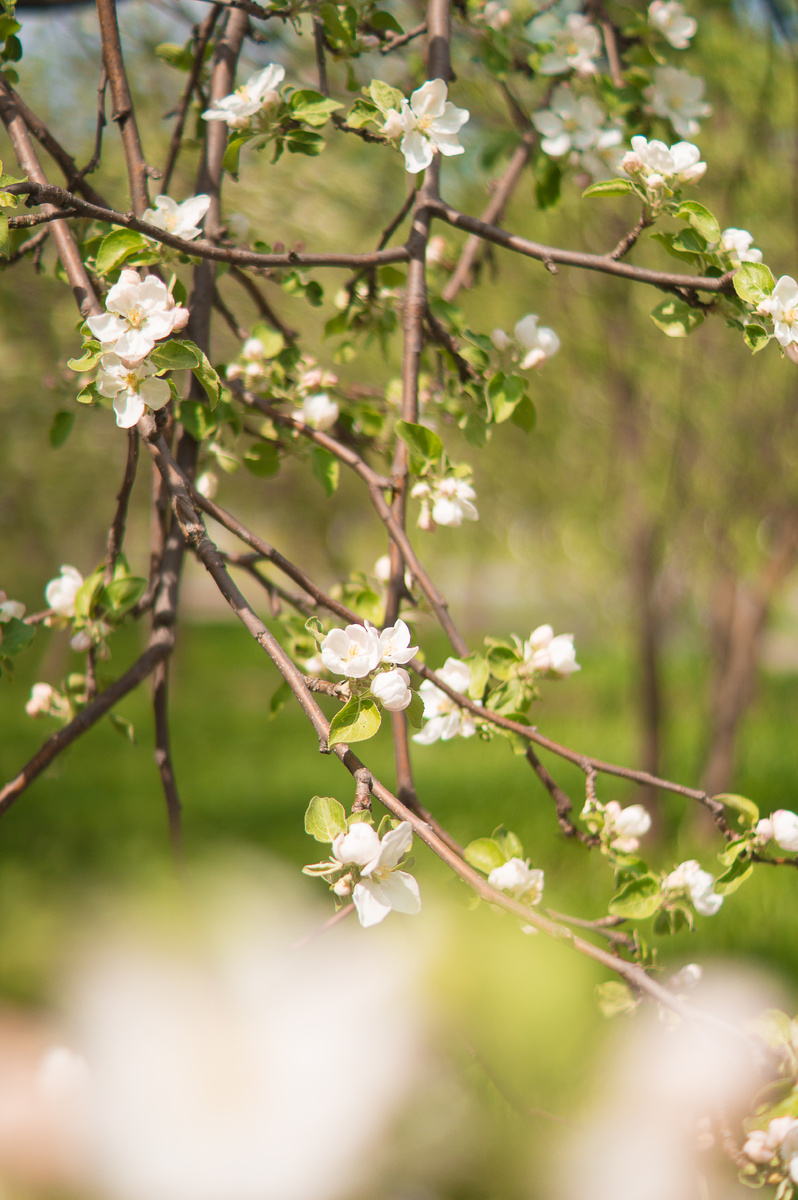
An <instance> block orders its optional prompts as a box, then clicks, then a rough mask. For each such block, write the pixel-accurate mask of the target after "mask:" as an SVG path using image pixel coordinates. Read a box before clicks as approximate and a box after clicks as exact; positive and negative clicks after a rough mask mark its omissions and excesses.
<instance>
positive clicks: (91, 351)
mask: <svg viewBox="0 0 798 1200" xmlns="http://www.w3.org/2000/svg"><path fill="white" fill-rule="evenodd" d="M104 353H105V351H104V350H103V348H102V346H101V345H100V344H99V342H95V341H91V342H89V343H88V344H87V346H86V347H85V348H84V351H83V354H82V355H81V356H80V358H70V359H69V361H68V362H67V366H68V367H69V368H70V370H72V371H79V372H80V373H81V374H83V373H84V372H85V371H93V370H94V368H95V367H96V366H97V363H98V362H99V361H100V359H101V358H102V356H103V354H104Z"/></svg>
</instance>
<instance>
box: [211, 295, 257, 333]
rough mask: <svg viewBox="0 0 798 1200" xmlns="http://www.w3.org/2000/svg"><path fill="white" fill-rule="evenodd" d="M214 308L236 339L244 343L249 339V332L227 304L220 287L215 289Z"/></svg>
mask: <svg viewBox="0 0 798 1200" xmlns="http://www.w3.org/2000/svg"><path fill="white" fill-rule="evenodd" d="M213 307H214V308H215V309H216V311H217V312H218V314H219V316H220V317H221V318H222V320H223V321H224V323H225V325H226V326H227V328H228V329H229V330H230V332H231V333H232V334H233V336H234V337H237V338H240V340H241V341H242V342H243V341H245V340H246V339H247V338H248V337H249V332H248V331H247V330H246V329H245V328H244V326H243V325H241V324H240V323H239V321H238V318H237V317H236V316H235V314H234V313H232V312H231V311H230V309H229V308H228V307H227V305H226V304H225V302H224V300H223V299H222V296H221V293H220V291H219V289H218V287H214V289H213Z"/></svg>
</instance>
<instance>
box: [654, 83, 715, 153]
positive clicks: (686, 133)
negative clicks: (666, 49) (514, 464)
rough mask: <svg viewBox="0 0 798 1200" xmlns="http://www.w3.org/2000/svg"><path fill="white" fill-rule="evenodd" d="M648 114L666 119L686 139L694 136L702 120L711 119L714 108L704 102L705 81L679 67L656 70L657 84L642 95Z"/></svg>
mask: <svg viewBox="0 0 798 1200" xmlns="http://www.w3.org/2000/svg"><path fill="white" fill-rule="evenodd" d="M643 94H644V95H645V97H646V100H647V101H648V105H647V107H646V111H647V112H651V113H653V114H654V116H655V117H664V118H665V119H666V120H667V121H670V123H671V125H672V126H673V128H674V129H675V130H676V132H677V133H678V134H680V135H681V136H682V137H683V138H688V137H695V135H696V134H697V133H698V131H699V130H700V128H701V126H700V125H699V120H700V119H701V118H702V117H708V116H709V115H710V114H711V112H712V106H711V105H709V104H707V103H706V101H705V100H702V96H703V95H704V81H703V79H701V78H700V77H699V76H698V75H691V74H690V73H689V71H680V70H679V68H678V67H656V68H655V69H654V82H653V83H652V84H651V85H650V86H649V87H647V88H646V90H645V92H644V93H643Z"/></svg>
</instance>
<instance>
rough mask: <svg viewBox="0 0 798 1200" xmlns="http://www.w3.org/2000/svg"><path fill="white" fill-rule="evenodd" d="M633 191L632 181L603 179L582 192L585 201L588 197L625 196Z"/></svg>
mask: <svg viewBox="0 0 798 1200" xmlns="http://www.w3.org/2000/svg"><path fill="white" fill-rule="evenodd" d="M631 190H632V181H631V179H602V180H600V181H599V182H598V183H591V185H590V187H588V188H585V190H584V191H583V192H582V199H583V200H584V199H585V197H587V196H625V195H627V193H628V192H631Z"/></svg>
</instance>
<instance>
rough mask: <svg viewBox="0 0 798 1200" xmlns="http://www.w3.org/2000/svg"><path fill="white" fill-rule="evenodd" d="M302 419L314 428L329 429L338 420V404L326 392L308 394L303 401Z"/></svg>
mask: <svg viewBox="0 0 798 1200" xmlns="http://www.w3.org/2000/svg"><path fill="white" fill-rule="evenodd" d="M302 419H303V420H304V422H305V424H306V425H311V426H312V427H313V428H314V429H329V428H330V427H331V426H332V425H334V424H335V422H336V421H337V420H338V405H337V404H336V402H335V401H334V400H331V399H330V397H329V396H328V395H327V393H326V392H317V393H316V395H315V396H306V397H305V399H304V400H303V401H302Z"/></svg>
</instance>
